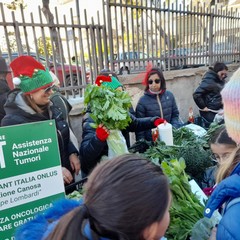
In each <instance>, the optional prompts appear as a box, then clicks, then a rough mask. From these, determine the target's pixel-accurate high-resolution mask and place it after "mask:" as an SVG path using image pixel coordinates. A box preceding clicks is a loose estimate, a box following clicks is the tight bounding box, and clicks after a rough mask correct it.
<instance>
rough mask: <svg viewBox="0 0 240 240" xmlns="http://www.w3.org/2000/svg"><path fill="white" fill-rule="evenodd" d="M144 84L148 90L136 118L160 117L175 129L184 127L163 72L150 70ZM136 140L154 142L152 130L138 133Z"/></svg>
mask: <svg viewBox="0 0 240 240" xmlns="http://www.w3.org/2000/svg"><path fill="white" fill-rule="evenodd" d="M143 84H144V85H146V88H145V92H144V96H142V97H141V98H140V99H139V101H138V103H137V107H136V117H137V118H144V117H153V116H159V117H160V118H162V119H165V120H166V121H167V122H169V123H171V124H172V125H173V127H176V128H178V127H180V126H182V122H181V121H180V119H179V111H178V108H177V104H176V101H175V98H174V96H173V94H172V93H171V92H170V91H168V90H166V81H165V78H164V76H163V73H162V71H161V70H160V69H158V68H152V69H150V70H149V71H148V72H147V73H146V75H145V78H144V81H143ZM136 139H137V140H140V139H145V140H147V141H152V134H151V130H148V131H143V132H137V133H136Z"/></svg>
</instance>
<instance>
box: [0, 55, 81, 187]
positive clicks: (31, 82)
mask: <svg viewBox="0 0 240 240" xmlns="http://www.w3.org/2000/svg"><path fill="white" fill-rule="evenodd" d="M10 67H11V68H12V71H13V74H14V76H15V77H14V78H13V82H14V84H15V85H17V87H18V88H16V89H14V90H12V91H11V92H10V93H9V94H8V98H7V102H6V104H5V106H4V110H5V112H6V115H5V117H4V118H3V120H2V122H1V126H10V125H17V124H24V123H31V122H38V121H45V120H50V119H54V120H55V122H56V128H57V135H58V144H59V151H60V156H61V163H62V167H63V168H62V171H63V178H64V183H65V184H70V183H71V182H72V181H73V173H74V172H75V173H77V174H78V172H79V171H80V161H79V159H78V150H77V149H76V148H75V146H74V145H73V143H72V142H71V140H70V137H69V127H68V124H67V122H66V121H65V120H64V118H63V114H62V112H61V110H60V109H59V108H58V107H57V106H54V105H53V104H52V103H51V101H50V96H51V94H52V93H53V92H52V88H53V87H54V83H53V79H52V76H51V75H50V73H49V71H48V70H47V69H45V67H44V66H43V65H42V64H41V63H39V62H38V61H36V60H35V59H34V58H32V57H30V56H20V57H18V58H16V59H15V60H13V61H12V62H11V63H10Z"/></svg>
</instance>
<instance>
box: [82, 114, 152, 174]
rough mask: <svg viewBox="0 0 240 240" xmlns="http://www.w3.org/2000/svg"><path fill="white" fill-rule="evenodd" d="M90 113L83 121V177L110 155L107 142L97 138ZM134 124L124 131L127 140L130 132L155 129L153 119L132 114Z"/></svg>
mask: <svg viewBox="0 0 240 240" xmlns="http://www.w3.org/2000/svg"><path fill="white" fill-rule="evenodd" d="M89 113H90V112H89V111H87V112H86V114H85V115H84V116H83V119H82V142H81V146H80V150H79V153H80V161H81V170H82V172H83V175H84V176H85V175H88V174H89V173H90V171H91V170H92V169H93V168H94V167H95V166H96V165H97V163H98V162H100V160H101V158H102V156H104V155H106V156H107V155H108V145H107V142H106V141H101V140H99V139H98V138H97V136H96V129H94V128H92V127H91V126H90V123H93V120H92V118H91V117H90V116H89ZM130 116H131V118H132V122H131V123H130V124H129V126H128V127H127V128H126V129H125V130H124V131H122V134H123V136H124V137H125V138H126V136H128V134H129V132H135V131H142V130H146V129H151V128H154V127H155V125H154V120H156V118H157V117H153V118H144V119H137V118H136V117H134V116H133V115H132V114H131V113H130Z"/></svg>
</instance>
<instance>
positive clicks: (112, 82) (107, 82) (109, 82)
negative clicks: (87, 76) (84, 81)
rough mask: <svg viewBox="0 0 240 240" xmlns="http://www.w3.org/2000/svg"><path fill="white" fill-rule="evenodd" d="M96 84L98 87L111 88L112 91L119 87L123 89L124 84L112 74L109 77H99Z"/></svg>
mask: <svg viewBox="0 0 240 240" xmlns="http://www.w3.org/2000/svg"><path fill="white" fill-rule="evenodd" d="M95 84H96V85H97V86H105V87H108V88H111V89H112V90H115V89H117V88H118V87H122V84H121V83H120V82H119V81H118V79H117V77H115V76H113V75H111V74H109V75H108V76H105V75H98V76H97V78H96V81H95Z"/></svg>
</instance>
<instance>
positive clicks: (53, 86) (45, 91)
mask: <svg viewBox="0 0 240 240" xmlns="http://www.w3.org/2000/svg"><path fill="white" fill-rule="evenodd" d="M54 88H55V85H52V86H50V87H47V88H45V89H43V90H44V93H49V92H50V91H51V90H53V89H54Z"/></svg>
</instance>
